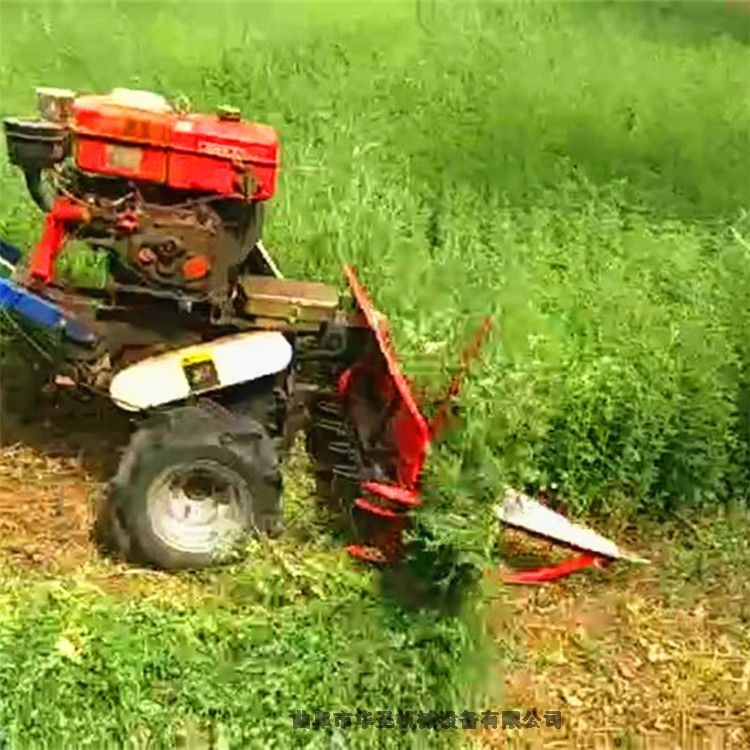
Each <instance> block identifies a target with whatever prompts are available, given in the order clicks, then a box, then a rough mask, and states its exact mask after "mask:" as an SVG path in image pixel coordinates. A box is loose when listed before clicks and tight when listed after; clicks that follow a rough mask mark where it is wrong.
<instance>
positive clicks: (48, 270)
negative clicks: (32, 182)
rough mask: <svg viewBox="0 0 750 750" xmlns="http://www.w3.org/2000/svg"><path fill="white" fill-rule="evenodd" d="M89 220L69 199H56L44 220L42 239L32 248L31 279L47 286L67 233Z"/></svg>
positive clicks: (80, 207)
mask: <svg viewBox="0 0 750 750" xmlns="http://www.w3.org/2000/svg"><path fill="white" fill-rule="evenodd" d="M88 220H89V213H88V211H87V210H86V209H85V208H84V207H83V206H81V205H80V204H79V203H76V202H74V201H72V200H70V199H69V198H56V199H55V201H54V203H53V204H52V208H51V209H50V211H49V213H47V215H46V217H45V219H44V232H43V233H42V238H41V240H40V241H39V243H38V244H37V246H36V247H35V248H34V250H33V252H32V255H31V259H30V261H29V273H30V275H31V277H32V278H33V279H38V280H40V281H42V282H44V283H45V284H49V283H50V282H51V281H52V280H53V279H54V276H55V261H56V260H57V256H58V255H59V254H60V251H61V250H62V249H63V247H64V246H65V242H66V240H67V237H68V234H69V232H70V231H71V230H72V229H73V228H74V227H75V226H76V225H77V224H81V223H83V222H86V221H88Z"/></svg>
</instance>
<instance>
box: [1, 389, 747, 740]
mask: <svg viewBox="0 0 750 750" xmlns="http://www.w3.org/2000/svg"><path fill="white" fill-rule="evenodd" d="M126 436H127V424H126V423H125V422H124V421H123V420H122V419H121V418H118V415H117V414H113V413H110V412H107V411H106V410H104V411H102V410H101V407H99V406H97V405H92V404H88V405H85V406H82V405H81V404H79V403H76V402H72V403H71V402H66V401H65V399H63V401H62V402H61V403H59V404H58V405H57V406H55V405H54V404H52V405H51V404H50V403H45V402H40V403H39V405H38V414H37V416H36V417H35V419H33V420H32V421H31V422H30V423H28V424H25V425H24V424H21V423H19V422H17V421H16V420H15V419H13V418H8V417H4V419H3V423H2V455H1V456H0V510H1V511H2V512H0V564H3V565H11V566H22V567H24V568H30V569H33V570H34V571H36V572H39V573H42V572H43V573H49V574H54V575H59V574H73V573H75V575H76V576H84V577H88V578H90V580H91V583H92V584H93V585H97V586H103V587H104V588H106V589H107V590H109V591H112V592H118V593H122V594H128V595H132V594H136V593H137V592H138V591H139V590H140V589H143V590H147V589H148V587H149V586H150V585H153V578H150V577H149V576H153V575H154V574H149V575H148V576H147V575H146V574H145V572H143V575H142V576H134V575H128V571H127V569H125V568H124V567H123V566H117V565H116V564H114V563H111V562H107V560H106V559H105V558H102V556H101V555H100V553H99V551H98V550H97V549H96V547H95V545H94V544H93V543H92V541H91V539H90V529H91V524H92V520H93V512H92V508H93V507H94V503H95V502H96V501H97V498H98V497H100V495H101V492H102V487H103V481H104V480H105V478H106V477H107V476H108V474H109V473H110V472H111V471H112V469H113V467H114V465H115V464H116V461H117V458H118V449H119V448H120V447H121V446H122V445H124V441H125V439H126ZM695 532H696V535H698V534H699V532H700V529H698V528H696V530H695ZM637 551H639V552H641V553H642V554H647V555H648V556H649V557H650V558H651V559H652V560H653V564H652V565H649V566H644V567H640V568H634V567H630V566H615V568H610V569H607V570H603V571H595V572H593V573H584V574H579V575H577V576H573V577H571V578H570V579H568V580H566V581H564V582H562V583H555V584H550V585H546V586H540V587H514V588H513V589H512V590H511V592H510V599H508V598H507V597H502V598H498V599H497V600H496V601H495V602H494V604H493V606H492V609H491V611H490V621H491V623H492V627H493V635H494V638H495V639H496V643H497V649H498V653H499V654H500V655H501V663H500V667H501V668H502V673H501V674H498V679H503V680H504V695H505V700H504V705H503V706H498V707H496V708H495V709H494V710H496V711H497V712H498V713H499V716H498V722H499V723H501V722H502V715H501V713H500V712H502V711H503V710H506V711H507V710H511V709H515V710H518V711H519V712H520V717H521V719H522V720H524V719H527V718H528V719H530V720H532V721H533V717H531V716H529V717H527V713H528V712H529V711H532V710H536V712H537V715H538V716H539V719H540V724H541V727H540V728H539V729H536V728H521V729H506V730H505V731H501V730H492V729H490V730H487V731H483V732H477V733H474V737H475V738H476V739H477V740H478V741H479V743H480V746H483V747H487V748H501V747H502V748H504V747H508V748H510V747H527V748H532V747H544V748H550V749H552V748H576V749H578V748H609V747H611V748H615V747H618V748H630V747H632V748H654V749H658V750H661V749H662V748H663V749H664V750H693V749H695V750H698V748H700V749H701V750H703V748H727V749H730V750H733V749H734V748H737V749H738V750H739V749H740V748H747V747H750V590H749V589H748V576H747V574H746V572H744V573H743V572H742V571H739V573H738V572H737V571H735V570H734V568H732V570H731V571H730V572H727V573H726V574H725V573H724V572H723V571H722V570H721V569H718V570H716V571H714V572H715V574H716V575H705V576H702V575H700V574H698V575H696V574H695V572H694V571H693V572H692V573H691V572H685V570H684V568H683V567H681V564H678V563H675V562H674V561H673V557H674V554H673V553H674V542H673V541H672V540H670V539H666V538H665V539H657V540H654V538H653V537H651V538H645V539H643V540H641V541H640V543H639V549H638V550H637ZM747 559H748V560H750V555H748V558H747ZM670 561H672V562H670ZM489 575H490V576H493V575H494V573H490V574H489ZM149 581H151V583H149ZM546 711H559V712H560V714H561V718H562V728H561V729H555V728H546V727H545V712H546Z"/></svg>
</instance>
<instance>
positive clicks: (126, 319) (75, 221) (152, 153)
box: [0, 88, 632, 583]
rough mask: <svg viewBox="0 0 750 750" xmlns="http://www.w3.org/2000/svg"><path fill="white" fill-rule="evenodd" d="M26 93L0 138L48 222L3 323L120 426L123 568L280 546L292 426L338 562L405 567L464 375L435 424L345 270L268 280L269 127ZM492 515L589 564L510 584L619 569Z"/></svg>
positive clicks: (521, 503)
mask: <svg viewBox="0 0 750 750" xmlns="http://www.w3.org/2000/svg"><path fill="white" fill-rule="evenodd" d="M36 95H37V104H38V113H37V114H36V115H35V116H34V117H33V118H30V119H20V118H7V119H6V120H5V121H4V126H5V135H6V143H7V150H8V158H9V160H10V162H11V163H12V164H13V165H15V166H16V167H18V168H20V170H21V171H22V173H23V176H24V178H25V181H26V185H27V188H28V192H29V194H30V196H31V198H32V199H33V200H34V201H35V203H36V204H37V205H38V207H39V208H40V209H41V211H42V212H43V214H44V227H43V231H42V233H41V238H40V239H39V241H38V244H37V245H36V246H35V247H34V248H32V249H31V250H30V252H29V253H28V254H27V255H26V256H25V259H23V260H22V257H21V256H22V254H21V253H20V251H18V249H17V248H14V247H12V246H10V245H8V244H7V243H3V244H2V253H3V263H4V264H5V265H6V266H9V267H10V268H11V270H12V272H11V273H10V275H9V277H8V278H2V279H0V309H2V311H3V312H4V314H5V316H6V317H8V318H9V319H10V320H12V321H13V322H14V324H15V325H17V326H25V327H29V326H35V327H37V328H38V327H41V328H42V329H46V330H50V329H51V330H53V331H55V332H56V334H59V336H60V338H61V340H62V346H63V349H62V351H63V354H62V356H60V357H59V358H58V360H57V364H56V368H57V370H56V372H55V379H56V382H58V383H62V382H67V384H68V386H73V387H75V388H81V389H86V390H88V391H93V392H98V393H103V394H106V395H107V396H108V397H109V398H110V399H111V400H112V401H113V402H114V403H115V404H116V405H117V406H118V407H120V408H121V409H123V410H126V411H128V412H131V413H132V416H133V424H134V428H135V429H134V432H133V434H132V438H131V441H130V444H129V446H128V447H127V449H126V450H125V452H124V454H123V456H122V459H121V462H120V465H119V469H118V471H117V474H116V475H115V476H114V477H113V478H112V480H111V482H110V489H109V493H108V501H107V503H106V504H105V510H104V511H103V512H102V516H101V518H100V519H99V522H98V524H99V526H100V527H101V528H102V529H103V530H105V531H106V532H107V536H108V538H109V539H110V541H113V542H114V544H115V545H116V546H117V548H118V549H119V552H120V553H121V554H122V555H124V556H125V557H126V558H127V559H129V560H133V561H138V562H141V563H146V564H150V565H153V566H157V567H160V568H163V569H168V570H174V569H181V568H190V569H195V568H200V567H203V566H206V565H209V564H212V563H214V562H216V561H218V560H221V559H222V557H223V556H224V554H225V552H226V551H228V550H230V549H231V548H233V547H234V546H235V545H236V543H237V542H238V541H240V540H242V539H243V538H246V537H247V536H248V535H251V534H272V533H275V532H277V531H279V530H280V529H281V522H282V508H281V463H282V461H283V457H284V456H285V455H286V452H287V451H288V449H289V447H290V446H291V444H292V440H293V438H294V437H295V435H296V434H297V433H298V431H299V430H304V434H305V438H306V446H307V451H308V454H309V457H310V459H311V464H312V467H313V468H312V470H313V471H314V473H315V477H316V482H317V488H318V492H319V493H320V494H321V495H322V496H323V497H324V498H325V499H327V500H328V501H330V502H332V503H334V504H335V505H336V507H338V508H340V509H343V510H344V511H345V513H346V514H347V515H348V517H350V518H351V519H352V520H353V521H354V523H353V524H351V535H352V536H351V540H350V541H351V545H350V546H349V548H348V549H349V551H350V552H351V554H353V555H354V556H356V557H358V558H360V559H363V560H367V561H370V562H375V563H381V564H388V563H389V562H392V561H394V560H397V559H399V557H400V556H402V555H403V552H404V550H403V542H402V532H403V531H404V530H405V528H406V526H407V524H408V523H409V520H410V518H412V516H413V514H414V513H416V512H418V509H419V506H420V505H421V504H422V502H423V498H422V497H421V495H420V476H421V473H422V467H423V464H424V462H425V460H426V458H427V454H428V449H429V446H430V443H431V442H432V441H433V440H434V439H435V438H437V437H438V435H439V433H440V431H441V429H442V427H443V425H444V424H445V421H446V419H445V417H446V414H447V413H448V412H449V410H450V408H451V407H450V404H451V400H452V399H453V397H454V396H455V395H456V392H457V389H458V376H457V377H456V378H454V380H453V381H452V383H451V386H450V388H449V390H448V393H447V395H446V398H445V399H443V400H442V402H441V405H440V406H439V407H438V408H437V409H436V410H435V414H436V416H434V417H433V418H432V419H431V420H428V419H427V418H426V417H425V416H424V414H423V411H422V409H421V408H420V406H419V405H418V404H417V402H416V400H415V398H414V396H413V394H412V391H411V389H410V386H409V384H408V383H407V381H406V379H405V378H404V376H403V375H402V373H401V371H400V368H399V364H398V360H397V357H396V355H395V352H394V350H393V347H392V344H391V341H390V338H389V335H388V324H387V320H386V318H385V317H384V316H383V315H382V314H381V313H379V312H378V311H377V310H376V309H375V308H374V307H373V305H372V303H371V301H370V298H369V297H368V294H367V292H366V291H365V289H364V288H363V287H362V286H361V284H360V283H359V281H358V279H357V276H356V274H355V271H354V270H353V269H352V268H350V267H346V268H344V275H345V278H346V281H347V282H348V290H349V294H348V295H347V296H346V298H345V297H344V295H340V294H339V291H338V290H337V289H335V288H332V287H331V286H328V285H325V284H322V283H318V282H314V281H295V280H290V279H287V278H284V277H283V276H282V274H281V273H280V272H279V269H278V268H277V266H276V264H275V263H274V261H273V259H272V258H271V256H270V255H269V253H268V251H267V250H266V248H265V247H264V245H263V241H262V218H263V207H264V204H265V202H266V201H268V200H269V199H271V198H272V197H273V195H274V192H275V189H276V181H277V174H278V169H279V143H278V138H277V134H276V132H275V131H274V130H273V129H272V128H271V127H269V126H267V125H261V124H256V123H252V122H247V121H245V120H243V119H242V118H241V115H240V113H239V112H238V111H237V110H235V109H233V108H229V107H222V108H220V109H219V110H218V111H217V112H216V113H215V114H192V113H189V112H187V111H184V109H179V108H177V107H174V106H172V105H170V103H169V102H168V101H167V100H166V99H165V98H163V97H161V96H159V95H157V94H153V93H150V92H144V91H132V90H128V89H115V90H114V91H112V92H111V93H109V94H106V95H92V94H85V95H84V94H77V93H76V92H73V91H69V90H65V89H49V88H46V89H38V90H37V92H36ZM72 240H75V241H77V242H85V243H86V244H87V245H88V246H89V247H90V248H92V249H93V250H95V251H97V252H100V253H102V254H104V255H103V257H104V258H106V263H107V268H108V274H107V277H108V281H107V284H106V285H105V286H104V287H102V288H96V289H95V288H87V287H82V286H76V285H75V284H71V283H63V282H62V281H61V280H60V279H58V278H56V276H55V268H56V261H57V259H58V256H59V255H60V253H61V252H63V251H64V249H65V246H66V243H68V242H70V241H72ZM100 257H101V256H100ZM486 328H487V326H486V325H485V326H484V327H483V329H482V330H481V331H480V336H481V334H482V333H483V332H484V330H486ZM478 343H479V342H478V340H477V342H475V346H474V348H476V346H477V345H478ZM467 359H468V358H467ZM496 511H497V515H498V517H499V519H500V520H501V521H502V522H504V523H507V524H510V525H513V526H517V527H519V528H522V529H525V530H526V531H529V532H531V533H532V534H537V535H541V536H544V537H547V538H549V539H551V540H554V541H558V542H562V543H563V544H565V545H568V546H570V547H572V548H576V549H578V550H579V551H580V552H581V554H579V555H578V556H577V557H574V558H573V559H572V560H569V561H568V562H567V563H563V564H562V565H559V566H556V567H554V568H548V569H542V570H535V571H523V572H517V573H511V574H509V575H508V576H507V577H506V579H507V580H508V581H511V582H519V583H520V582H537V581H541V580H549V579H552V578H555V577H559V576H561V575H564V574H567V573H568V572H570V571H572V570H575V569H578V568H581V567H585V566H587V565H593V564H596V563H598V562H603V561H606V560H612V559H614V558H630V559H632V557H631V556H630V555H628V554H627V553H625V552H624V551H622V550H620V549H619V548H618V547H617V546H616V545H615V544H613V543H612V542H610V541H608V540H606V539H604V538H602V537H600V536H599V535H598V534H596V533H594V532H593V531H590V530H588V529H584V528H582V527H580V526H577V525H574V524H571V523H569V522H568V521H566V520H565V519H564V518H563V517H561V516H560V515H558V514H556V513H553V512H552V511H551V510H549V509H547V508H546V507H544V506H543V505H542V504H541V503H539V502H537V501H536V500H533V499H531V498H530V497H527V496H525V495H521V494H519V493H515V492H509V493H508V494H507V495H506V496H505V498H504V499H502V500H501V501H500V502H499V504H498V506H497V508H496Z"/></svg>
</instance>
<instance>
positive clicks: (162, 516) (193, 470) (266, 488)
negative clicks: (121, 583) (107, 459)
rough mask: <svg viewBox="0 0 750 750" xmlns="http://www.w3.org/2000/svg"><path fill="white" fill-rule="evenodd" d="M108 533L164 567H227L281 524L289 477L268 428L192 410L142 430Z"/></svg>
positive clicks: (127, 459) (112, 502)
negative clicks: (244, 546)
mask: <svg viewBox="0 0 750 750" xmlns="http://www.w3.org/2000/svg"><path fill="white" fill-rule="evenodd" d="M109 512H110V519H109V523H108V524H107V525H108V527H109V528H110V530H115V531H116V532H117V533H114V534H110V539H114V540H115V542H116V544H117V546H118V547H119V548H120V550H121V552H122V553H123V554H124V556H126V558H128V559H129V560H130V561H132V562H140V563H145V564H150V565H153V566H156V567H158V568H162V569H165V570H179V569H198V568H203V567H206V566H208V565H211V564H214V563H220V562H224V561H226V560H227V559H228V558H229V556H230V554H231V552H232V550H233V548H234V547H235V545H236V544H237V543H238V542H241V541H242V540H243V539H245V538H247V537H248V536H250V535H252V534H271V533H275V532H277V531H278V530H280V527H281V524H282V508H281V474H280V471H279V465H278V458H277V455H276V451H275V449H274V445H273V442H272V440H271V438H270V437H269V435H268V433H267V432H266V430H265V428H264V427H263V425H262V424H261V423H260V422H258V421H257V420H256V419H253V418H252V417H248V416H239V415H237V414H233V413H231V412H228V411H224V410H222V409H221V408H220V407H218V408H217V409H210V410H209V409H207V408H206V407H203V406H185V407H180V408H176V409H172V410H170V411H168V412H166V413H162V414H158V415H157V416H155V417H153V418H152V419H151V420H150V421H149V422H148V423H147V424H146V425H144V426H143V427H142V428H141V429H140V430H138V431H137V432H136V433H135V434H134V435H133V438H132V440H131V442H130V445H129V446H128V448H127V450H126V451H125V454H124V456H123V457H122V461H121V462H120V467H119V470H118V473H117V475H116V476H115V478H114V479H113V480H112V482H111V484H110V497H109Z"/></svg>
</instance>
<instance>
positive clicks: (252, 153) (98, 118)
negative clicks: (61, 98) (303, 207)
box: [70, 89, 279, 201]
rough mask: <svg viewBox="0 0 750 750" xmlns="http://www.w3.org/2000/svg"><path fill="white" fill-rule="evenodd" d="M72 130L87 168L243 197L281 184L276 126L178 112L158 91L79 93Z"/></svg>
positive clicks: (226, 113) (78, 157) (261, 195)
mask: <svg viewBox="0 0 750 750" xmlns="http://www.w3.org/2000/svg"><path fill="white" fill-rule="evenodd" d="M70 129H71V132H72V133H73V136H74V138H73V151H74V156H75V161H76V164H77V165H78V168H79V169H81V170H83V171H86V172H92V173H95V174H101V175H115V176H117V177H127V178H130V179H133V180H143V181H146V182H152V183H158V184H161V185H167V186H169V187H171V188H174V189H176V190H198V191H203V192H207V193H214V194H216V195H224V196H231V197H235V198H238V199H242V200H258V201H262V200H267V199H268V198H271V197H272V196H273V194H274V190H275V189H276V173H277V169H278V159H279V142H278V138H277V136H276V132H275V131H274V130H273V128H271V127H269V126H267V125H258V124H255V123H249V122H243V121H241V120H240V116H239V113H238V112H236V111H233V110H229V109H226V108H225V109H223V110H220V111H219V112H218V114H217V115H216V116H209V115H188V114H185V115H180V114H178V113H176V112H174V111H173V110H172V108H171V107H169V105H167V104H166V103H165V102H164V100H163V99H162V98H161V97H159V96H155V95H153V94H148V93H145V92H131V91H127V90H125V91H123V90H117V89H116V90H115V91H114V92H113V93H112V94H109V95H106V96H79V97H76V98H75V99H74V100H73V102H72V121H71V125H70Z"/></svg>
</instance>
